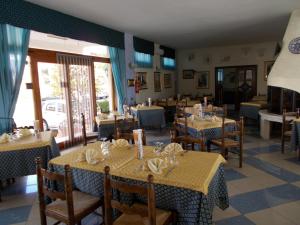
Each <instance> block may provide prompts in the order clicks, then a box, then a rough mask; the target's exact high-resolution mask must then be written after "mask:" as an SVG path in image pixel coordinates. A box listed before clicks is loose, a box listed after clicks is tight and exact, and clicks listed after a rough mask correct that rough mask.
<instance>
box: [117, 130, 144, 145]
mask: <svg viewBox="0 0 300 225" xmlns="http://www.w3.org/2000/svg"><path fill="white" fill-rule="evenodd" d="M116 139H125V140H127V141H128V142H129V143H131V144H134V137H133V131H131V133H129V132H124V133H123V132H122V131H121V130H120V129H119V128H117V135H116ZM142 141H143V145H146V135H145V130H144V129H142Z"/></svg>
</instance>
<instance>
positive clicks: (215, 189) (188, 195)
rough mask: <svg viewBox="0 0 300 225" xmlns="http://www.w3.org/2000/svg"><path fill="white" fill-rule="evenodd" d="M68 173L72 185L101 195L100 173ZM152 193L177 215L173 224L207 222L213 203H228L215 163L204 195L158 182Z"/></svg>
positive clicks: (130, 198)
mask: <svg viewBox="0 0 300 225" xmlns="http://www.w3.org/2000/svg"><path fill="white" fill-rule="evenodd" d="M51 169H52V170H54V171H56V172H59V173H63V171H64V169H63V166H62V165H51ZM72 176H73V185H74V187H75V188H77V189H79V190H80V191H82V192H85V193H89V194H91V195H94V196H103V192H104V191H103V178H104V175H103V173H99V172H94V171H89V170H85V169H79V168H73V169H72ZM115 178H116V179H120V180H124V181H127V182H130V183H132V184H144V182H142V181H137V180H131V179H127V178H122V177H115ZM155 193H156V206H157V207H158V208H161V209H168V210H174V211H176V212H177V215H178V218H177V221H178V222H177V224H182V225H194V224H199V225H211V224H212V212H213V208H214V206H219V207H220V208H221V209H225V208H227V207H228V206H229V200H228V192H227V186H226V182H225V178H224V168H223V165H220V166H219V168H218V169H217V171H216V173H215V175H214V177H213V179H212V180H211V182H210V185H209V189H208V194H207V195H204V194H203V193H201V192H198V191H193V190H190V189H186V188H179V187H174V186H169V185H162V184H155ZM115 197H116V198H118V199H119V200H121V201H122V202H126V203H130V202H133V201H141V202H145V201H146V199H143V198H141V197H140V196H137V195H125V194H120V193H118V194H115Z"/></svg>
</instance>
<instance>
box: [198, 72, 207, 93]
mask: <svg viewBox="0 0 300 225" xmlns="http://www.w3.org/2000/svg"><path fill="white" fill-rule="evenodd" d="M195 77H196V88H198V89H206V88H209V71H200V72H195Z"/></svg>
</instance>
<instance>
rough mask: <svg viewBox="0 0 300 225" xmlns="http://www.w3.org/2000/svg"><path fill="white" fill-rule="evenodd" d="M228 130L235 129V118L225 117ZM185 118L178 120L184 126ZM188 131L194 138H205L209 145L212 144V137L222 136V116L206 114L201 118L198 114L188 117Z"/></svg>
mask: <svg viewBox="0 0 300 225" xmlns="http://www.w3.org/2000/svg"><path fill="white" fill-rule="evenodd" d="M225 124H227V125H226V130H228V131H233V130H234V129H235V128H236V126H235V120H233V119H229V118H225ZM184 125H185V121H184V118H180V119H179V120H178V126H184ZM187 131H188V134H189V135H191V136H192V137H194V138H200V139H204V140H205V143H206V145H207V147H209V145H210V141H211V140H212V139H218V138H221V137H222V117H218V116H204V117H203V118H200V117H199V116H196V115H191V116H189V117H187Z"/></svg>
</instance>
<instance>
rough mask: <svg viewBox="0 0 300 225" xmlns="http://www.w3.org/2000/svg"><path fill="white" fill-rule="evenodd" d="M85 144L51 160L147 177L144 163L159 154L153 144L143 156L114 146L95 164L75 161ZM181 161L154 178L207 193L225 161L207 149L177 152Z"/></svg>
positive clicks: (142, 179) (122, 174) (118, 173)
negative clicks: (136, 156) (107, 156)
mask: <svg viewBox="0 0 300 225" xmlns="http://www.w3.org/2000/svg"><path fill="white" fill-rule="evenodd" d="M85 148H97V149H99V150H100V144H99V143H98V145H97V144H90V145H88V146H87V147H85ZM83 149H84V148H82V149H79V150H77V151H74V152H72V153H69V154H66V155H63V156H60V157H57V158H54V159H52V160H51V161H50V162H49V163H50V164H56V165H65V164H69V165H70V166H71V167H74V168H79V169H85V170H89V171H93V172H99V173H103V169H104V167H105V166H106V165H109V166H110V167H111V174H112V175H114V176H119V177H124V178H129V179H134V180H140V181H146V178H147V175H148V174H151V171H150V170H148V169H147V168H146V169H145V170H144V171H143V170H141V169H140V168H141V165H142V164H143V163H144V164H146V160H147V159H151V158H155V157H157V156H156V155H155V154H154V153H153V149H154V147H151V146H144V160H143V161H142V160H138V159H136V158H135V157H134V150H133V148H129V149H112V150H111V158H110V159H109V160H105V161H103V162H100V163H98V164H96V165H89V164H88V163H87V162H76V159H77V157H78V155H79V153H80V152H81V151H83ZM177 160H178V165H177V166H176V167H175V168H174V169H173V170H172V171H171V172H170V173H169V174H168V175H167V176H166V174H167V173H168V170H169V169H170V167H168V168H166V169H164V171H163V173H162V174H153V175H154V182H155V183H159V184H164V185H170V186H176V187H180V188H187V189H191V190H194V191H199V192H202V193H204V194H207V193H208V186H209V184H210V182H211V180H212V178H213V176H214V175H215V173H216V171H217V169H218V168H219V165H220V164H221V163H225V159H224V158H223V157H222V156H221V155H220V154H217V153H205V152H194V151H189V152H188V153H184V154H183V156H182V155H177Z"/></svg>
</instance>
